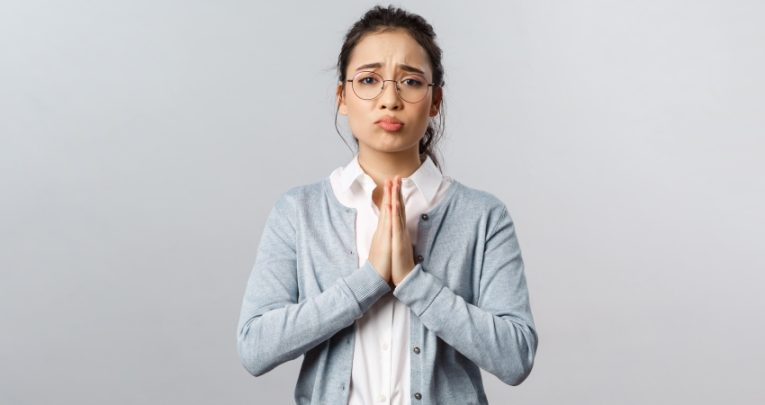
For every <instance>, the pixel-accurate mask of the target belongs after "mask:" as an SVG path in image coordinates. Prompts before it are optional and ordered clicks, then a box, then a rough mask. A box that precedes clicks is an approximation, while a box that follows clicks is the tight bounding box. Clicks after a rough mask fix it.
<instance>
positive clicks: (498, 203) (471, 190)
mask: <svg viewBox="0 0 765 405" xmlns="http://www.w3.org/2000/svg"><path fill="white" fill-rule="evenodd" d="M451 187H457V189H456V190H455V192H456V193H457V195H455V200H456V201H457V202H458V203H459V204H460V205H461V206H462V208H464V209H471V210H477V211H482V212H487V211H492V212H493V211H497V212H499V213H501V212H502V211H504V210H506V209H507V205H506V204H505V202H504V201H502V200H501V199H500V198H499V197H498V196H497V195H496V194H494V193H492V192H490V191H487V190H483V189H480V188H476V187H471V186H468V185H466V184H464V183H462V182H459V181H456V180H453V183H452V185H451Z"/></svg>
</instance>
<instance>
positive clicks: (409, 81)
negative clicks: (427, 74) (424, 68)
mask: <svg viewBox="0 0 765 405" xmlns="http://www.w3.org/2000/svg"><path fill="white" fill-rule="evenodd" d="M401 83H402V84H404V85H406V86H407V87H421V86H422V85H423V81H422V80H419V79H415V78H411V77H408V78H405V79H402V80H401Z"/></svg>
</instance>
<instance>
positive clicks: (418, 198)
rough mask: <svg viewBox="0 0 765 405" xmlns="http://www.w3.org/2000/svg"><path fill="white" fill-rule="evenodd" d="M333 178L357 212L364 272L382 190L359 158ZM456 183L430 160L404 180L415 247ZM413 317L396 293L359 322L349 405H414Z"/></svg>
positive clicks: (334, 185) (339, 194)
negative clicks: (422, 219) (426, 218)
mask: <svg viewBox="0 0 765 405" xmlns="http://www.w3.org/2000/svg"><path fill="white" fill-rule="evenodd" d="M329 178H330V182H331V184H332V189H333V191H334V193H335V195H336V196H337V199H338V200H339V201H340V202H341V203H342V204H344V205H346V206H348V207H353V208H356V209H357V213H358V214H357V217H356V249H357V251H358V258H359V266H361V265H363V264H364V262H365V261H366V260H367V258H368V256H369V249H370V248H371V245H372V237H373V236H374V233H375V230H376V229H377V222H378V218H379V214H380V211H379V209H378V208H377V206H376V205H375V204H374V202H373V200H372V192H373V191H374V189H375V188H376V187H377V185H376V184H375V182H374V180H372V178H371V177H370V176H369V175H368V174H366V173H365V172H364V170H363V169H362V168H361V166H360V165H359V161H358V154H356V156H354V157H353V159H352V160H351V162H350V163H348V164H347V165H346V166H344V167H343V166H341V167H338V168H337V169H335V170H334V171H332V173H331V174H330V176H329ZM451 181H452V178H451V177H449V176H445V175H442V173H441V172H440V170H439V169H438V167H436V165H435V164H434V163H433V161H432V160H431V159H430V157H428V158H427V159H426V160H425V161H424V162H423V163H422V164H421V165H420V167H419V168H417V170H416V171H415V172H414V173H412V175H411V176H409V177H405V178H402V179H401V195H402V198H403V200H404V207H405V211H406V225H407V230H408V231H409V237H410V239H411V241H412V243H413V244H416V243H417V225H418V223H419V221H418V218H419V216H420V214H422V213H423V212H425V211H428V210H430V208H431V207H433V206H434V205H436V204H438V203H439V201H440V200H441V198H442V197H443V196H444V192H445V191H446V189H447V188H448V187H449V185H450V184H451ZM415 262H416V258H415ZM410 274H411V273H410ZM409 317H410V311H409V308H408V307H407V306H406V305H404V304H403V303H401V302H400V301H399V300H398V299H396V298H395V296H394V295H393V294H392V292H391V293H388V294H386V295H384V296H383V297H382V298H380V299H379V300H378V301H377V302H376V303H375V304H374V305H373V306H372V307H371V308H370V309H369V310H368V311H367V312H366V313H365V314H364V316H363V317H361V318H359V319H358V320H357V321H356V338H355V346H354V352H353V353H354V354H353V369H352V372H351V384H350V396H349V400H348V405H371V404H388V405H409V404H410V403H411V402H410V393H409V378H410V366H409V361H410V348H409Z"/></svg>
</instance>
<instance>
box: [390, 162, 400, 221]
mask: <svg viewBox="0 0 765 405" xmlns="http://www.w3.org/2000/svg"><path fill="white" fill-rule="evenodd" d="M392 194H393V204H392V209H391V212H392V213H393V215H392V217H393V234H394V235H397V234H398V231H399V225H400V224H401V220H400V219H399V216H400V214H399V212H398V210H399V206H398V201H399V200H398V198H396V196H397V195H398V176H395V177H394V178H393V193H392Z"/></svg>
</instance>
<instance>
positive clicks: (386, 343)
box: [377, 296, 393, 404]
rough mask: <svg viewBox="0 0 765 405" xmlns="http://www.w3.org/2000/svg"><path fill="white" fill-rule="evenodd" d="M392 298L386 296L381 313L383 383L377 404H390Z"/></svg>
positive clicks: (380, 341) (380, 342) (381, 382)
mask: <svg viewBox="0 0 765 405" xmlns="http://www.w3.org/2000/svg"><path fill="white" fill-rule="evenodd" d="M391 297H392V296H386V297H385V298H384V299H386V303H385V306H384V307H383V311H382V313H381V315H382V317H381V318H382V319H381V320H382V321H383V328H382V329H383V330H384V333H383V334H382V336H381V337H380V339H379V344H380V365H381V366H382V370H381V376H382V381H380V390H381V392H380V393H378V396H377V402H378V404H390V393H391V362H392V359H391V352H392V350H391V336H392V330H391V328H392V325H393V305H392V304H393V302H392V301H391V300H390V298H391Z"/></svg>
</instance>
